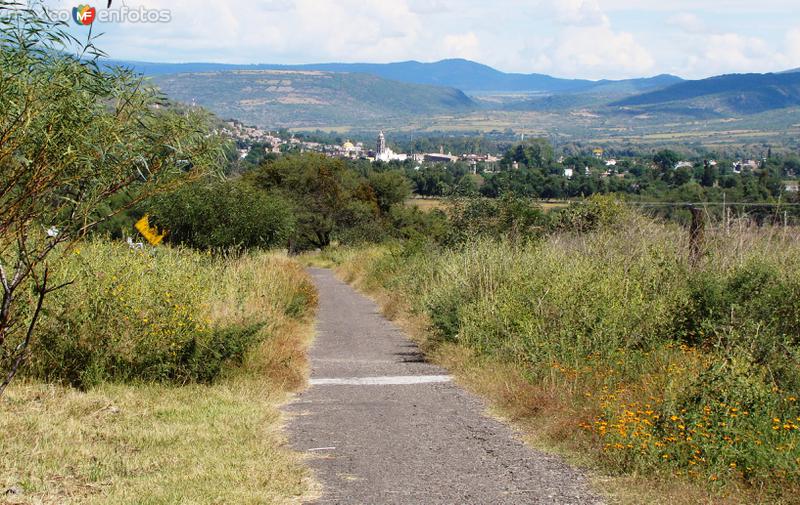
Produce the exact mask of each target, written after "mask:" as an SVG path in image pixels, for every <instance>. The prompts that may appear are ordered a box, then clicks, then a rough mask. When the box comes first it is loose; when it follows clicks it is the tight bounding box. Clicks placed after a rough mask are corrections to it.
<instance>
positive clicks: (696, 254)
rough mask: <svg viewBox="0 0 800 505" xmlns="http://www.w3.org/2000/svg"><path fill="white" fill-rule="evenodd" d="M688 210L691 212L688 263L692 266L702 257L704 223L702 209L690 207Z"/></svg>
mask: <svg viewBox="0 0 800 505" xmlns="http://www.w3.org/2000/svg"><path fill="white" fill-rule="evenodd" d="M689 210H690V211H691V212H692V226H691V228H690V229H689V261H690V262H691V264H692V265H697V263H698V262H699V261H700V258H701V256H702V255H703V239H704V236H705V226H706V222H705V216H703V209H698V208H697V207H690V208H689Z"/></svg>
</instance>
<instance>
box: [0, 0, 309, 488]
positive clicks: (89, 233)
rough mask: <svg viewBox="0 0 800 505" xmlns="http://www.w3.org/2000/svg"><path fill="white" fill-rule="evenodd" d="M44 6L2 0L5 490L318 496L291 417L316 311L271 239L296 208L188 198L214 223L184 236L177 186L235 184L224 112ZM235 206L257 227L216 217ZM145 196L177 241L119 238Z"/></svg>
mask: <svg viewBox="0 0 800 505" xmlns="http://www.w3.org/2000/svg"><path fill="white" fill-rule="evenodd" d="M31 5H32V7H27V6H25V5H22V4H20V3H19V2H13V1H3V0H0V132H2V134H0V501H2V502H3V503H24V504H28V503H30V504H35V503H58V504H62V503H115V504H116V503H177V502H181V503H189V502H191V503H221V502H226V503H296V502H299V501H300V499H301V497H308V496H310V495H311V494H312V493H313V483H312V481H311V479H310V475H309V473H308V470H307V469H306V468H305V467H304V465H303V464H302V461H301V460H300V456H299V455H297V454H295V453H293V452H291V451H290V450H289V449H288V447H287V446H286V444H285V442H284V440H283V437H282V434H281V431H280V428H281V415H280V413H279V411H278V410H277V407H278V405H279V404H281V403H282V402H284V401H286V399H287V398H288V393H289V392H290V391H293V390H296V389H297V388H300V387H302V386H303V385H304V384H305V376H306V374H307V371H306V358H305V350H306V347H307V344H308V339H309V338H310V333H311V329H310V324H311V321H310V319H311V317H312V314H313V311H314V308H315V306H316V293H315V291H314V288H313V285H312V284H311V282H310V280H309V278H308V277H307V276H306V274H305V273H304V272H303V270H302V268H301V267H300V266H299V264H298V263H296V262H295V261H293V260H291V259H289V258H288V257H286V256H285V255H281V254H280V253H270V252H267V251H265V249H267V248H268V247H271V246H272V245H274V244H275V243H276V242H278V241H279V240H282V239H283V237H285V236H287V235H288V231H287V230H286V229H285V228H283V227H282V224H283V222H284V217H285V216H286V214H288V212H289V210H288V208H287V207H286V206H285V205H284V202H282V201H278V200H275V201H265V202H263V201H260V200H256V199H254V198H253V194H254V193H253V191H252V190H250V189H249V188H243V189H241V190H240V188H238V187H235V186H231V187H230V191H224V190H221V191H215V192H214V194H215V195H216V194H219V195H221V196H220V197H219V198H218V199H217V200H215V201H214V202H207V201H205V199H204V198H202V194H200V195H199V198H196V199H194V200H192V199H191V198H189V197H187V196H185V195H186V193H184V192H179V193H178V196H179V197H180V200H179V201H189V202H190V205H186V206H184V208H188V209H189V211H191V212H192V216H194V217H195V218H196V219H197V220H200V219H208V220H207V222H206V225H207V226H206V227H203V228H198V230H199V231H198V232H197V233H193V232H192V231H191V230H190V231H189V232H185V229H184V228H181V227H180V226H179V224H181V223H183V222H186V221H187V220H185V219H184V220H183V221H180V219H183V218H184V217H185V216H184V215H183V214H180V213H177V214H178V217H173V216H175V215H176V212H175V211H174V209H173V208H172V207H168V206H167V205H166V204H165V203H164V202H165V200H164V199H165V198H167V197H165V196H164V195H167V194H171V193H174V192H175V191H176V190H179V189H181V190H182V191H186V190H184V189H183V188H195V187H197V186H196V185H199V184H205V183H209V181H217V182H218V183H219V184H222V183H221V181H222V177H223V176H222V174H223V173H224V166H223V157H222V149H221V146H222V144H223V143H224V140H223V139H220V138H219V137H218V136H216V135H214V134H213V132H212V129H211V127H210V120H209V117H208V115H207V114H206V113H204V112H203V111H201V110H189V109H186V108H183V107H180V106H176V105H174V104H168V103H166V102H165V101H164V100H162V98H161V97H160V96H159V95H158V94H157V93H156V92H155V91H154V90H151V89H148V88H147V87H146V86H145V85H144V83H143V82H142V79H141V77H140V76H136V75H133V74H132V73H131V72H128V71H125V70H120V69H108V68H104V67H103V66H102V64H101V63H99V62H98V60H99V59H100V58H101V57H102V54H101V53H100V52H99V51H98V50H97V49H96V48H95V47H94V45H93V42H94V41H93V40H92V39H90V40H88V41H86V42H84V43H80V42H79V41H77V40H75V39H73V38H72V37H71V36H70V35H69V33H68V30H67V29H68V27H67V25H66V24H65V23H61V22H57V21H53V20H52V19H51V18H49V17H48V16H47V15H46V14H45V13H44V12H42V10H41V6H40V5H39V4H38V3H35V2H34V3H33V4H31ZM220 189H225V190H226V189H228V187H227V186H226V187H225V188H220ZM176 198H177V197H176ZM210 203H219V204H220V205H221V207H218V208H216V209H211V210H209V208H208V205H209V204H210ZM234 203H240V206H239V207H238V208H236V209H235V210H237V215H238V217H239V221H238V223H250V224H251V227H250V229H249V230H245V229H244V228H241V229H234V230H231V229H229V228H230V224H231V223H229V222H226V221H224V220H222V219H221V218H220V212H221V211H224V210H225V209H226V208H228V207H233V205H234ZM149 208H154V209H155V208H160V209H164V210H163V215H164V216H167V218H173V219H175V220H176V223H175V224H176V225H175V230H176V234H175V240H174V241H173V245H172V246H170V247H160V248H153V247H149V246H144V245H143V244H136V243H135V242H134V241H133V240H131V241H130V243H126V242H123V241H121V240H116V239H125V238H127V237H125V235H123V234H122V233H121V232H118V233H117V234H116V235H114V234H113V233H112V232H111V230H113V229H115V228H116V229H122V227H126V229H127V230H128V232H129V233H128V237H132V236H134V235H133V234H132V227H133V226H132V225H133V223H134V222H135V221H136V220H138V219H139V218H141V217H142V216H143V213H142V211H143V209H144V210H145V211H146V210H147V209H149ZM281 212H283V214H282V213H281ZM264 216H268V217H274V219H272V220H263V221H264V222H260V221H262V219H261V218H263V217H264ZM212 217H214V218H217V219H218V220H217V221H212V220H210V218H212ZM194 222H198V221H194ZM123 223H124V224H123ZM258 226H261V228H260V229H259V228H257V227H258ZM264 230H266V231H267V232H265V231H264ZM200 231H201V232H203V233H204V234H200V233H199V232H200ZM245 231H248V232H247V233H245ZM231 234H235V235H236V236H237V240H236V243H235V244H234V245H236V246H237V247H232V246H231V247H229V243H230V242H231V239H230V238H229V237H230V236H231ZM112 237H113V239H112ZM185 237H188V238H185ZM183 244H185V246H184V245H183ZM188 246H191V247H193V248H189V247H188ZM212 251H213V253H212Z"/></svg>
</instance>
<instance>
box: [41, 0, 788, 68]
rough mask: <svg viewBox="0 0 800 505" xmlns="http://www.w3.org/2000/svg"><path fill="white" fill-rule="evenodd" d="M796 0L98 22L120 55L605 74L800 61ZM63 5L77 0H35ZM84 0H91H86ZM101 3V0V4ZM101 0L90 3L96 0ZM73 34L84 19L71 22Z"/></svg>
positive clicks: (280, 9)
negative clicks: (456, 61) (460, 64)
mask: <svg viewBox="0 0 800 505" xmlns="http://www.w3.org/2000/svg"><path fill="white" fill-rule="evenodd" d="M798 2H800V0H483V1H477V0H241V1H234V0H125V1H124V2H123V0H114V5H113V6H112V8H117V7H121V6H122V5H127V6H128V7H130V8H140V7H145V8H148V9H169V10H170V11H171V22H169V23H160V24H159V23H149V24H142V23H121V24H120V23H100V22H98V23H97V24H96V25H95V28H94V30H95V31H100V32H104V35H103V36H102V37H101V38H100V40H99V41H98V44H97V45H98V46H100V47H101V48H102V49H104V50H105V51H106V52H107V53H109V54H110V56H112V57H114V58H118V59H131V60H143V61H166V62H186V61H206V62H208V61H211V62H226V63H318V62H334V61H335V62H390V61H401V60H411V59H415V60H419V61H436V60H439V59H443V58H468V59H471V60H475V61H479V62H482V63H486V64H488V65H491V66H493V67H495V68H498V69H500V70H504V71H513V72H524V73H531V72H540V73H547V74H551V75H556V76H560V77H581V78H591V79H599V78H609V79H619V78H626V77H635V76H645V75H655V74H660V73H672V74H677V75H680V76H682V77H686V78H700V77H707V76H710V75H716V74H720V73H729V72H767V71H779V70H785V69H789V68H796V67H800V9H798ZM45 3H46V4H47V5H49V6H50V7H54V8H61V9H71V8H72V7H73V6H74V5H76V4H77V3H78V2H77V1H67V0H45ZM89 3H92V2H89ZM99 4H102V5H99ZM105 4H106V0H94V2H93V3H92V5H95V6H97V8H98V9H99V10H102V9H105ZM75 30H76V33H81V32H83V33H85V32H86V31H87V29H86V28H83V27H81V28H78V27H75Z"/></svg>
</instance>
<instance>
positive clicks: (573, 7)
mask: <svg viewBox="0 0 800 505" xmlns="http://www.w3.org/2000/svg"><path fill="white" fill-rule="evenodd" d="M554 7H555V11H556V15H557V19H558V20H559V21H560V22H562V23H564V24H569V25H576V26H598V25H608V24H609V20H608V17H607V16H606V15H605V14H603V11H602V10H601V9H600V4H599V3H598V2H597V0H556V1H555V5H554Z"/></svg>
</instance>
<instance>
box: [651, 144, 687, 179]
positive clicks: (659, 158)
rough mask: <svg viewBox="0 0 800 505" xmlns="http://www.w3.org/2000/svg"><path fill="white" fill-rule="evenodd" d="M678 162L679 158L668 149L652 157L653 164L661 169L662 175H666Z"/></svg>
mask: <svg viewBox="0 0 800 505" xmlns="http://www.w3.org/2000/svg"><path fill="white" fill-rule="evenodd" d="M680 160H681V156H680V155H679V154H678V153H676V152H675V151H671V150H669V149H662V150H661V151H658V152H657V153H656V154H655V155H654V156H653V163H655V164H656V166H657V167H658V168H660V169H661V172H662V174H667V173H668V172H669V171H670V170H672V169H674V168H675V165H677V164H678V162H679V161H680Z"/></svg>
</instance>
